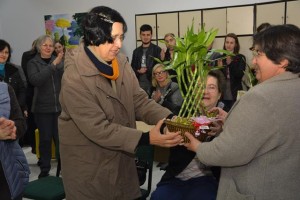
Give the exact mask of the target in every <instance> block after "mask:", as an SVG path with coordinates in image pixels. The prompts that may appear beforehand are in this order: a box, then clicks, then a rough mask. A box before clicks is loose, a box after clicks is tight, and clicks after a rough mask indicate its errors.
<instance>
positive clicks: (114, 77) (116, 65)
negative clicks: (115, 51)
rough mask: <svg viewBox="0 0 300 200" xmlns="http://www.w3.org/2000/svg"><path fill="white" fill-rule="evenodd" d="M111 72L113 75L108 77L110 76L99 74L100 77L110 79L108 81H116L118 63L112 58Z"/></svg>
mask: <svg viewBox="0 0 300 200" xmlns="http://www.w3.org/2000/svg"><path fill="white" fill-rule="evenodd" d="M111 65H112V70H113V75H112V76H110V75H107V74H103V73H101V72H100V75H102V76H104V77H106V78H108V79H110V80H114V81H115V80H117V78H118V77H119V64H118V61H117V58H114V59H113V60H112V64H111Z"/></svg>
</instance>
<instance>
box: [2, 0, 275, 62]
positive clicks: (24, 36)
mask: <svg viewBox="0 0 300 200" xmlns="http://www.w3.org/2000/svg"><path fill="white" fill-rule="evenodd" d="M269 1H270V0H227V1H221V0H206V1H203V0H187V1H182V0H164V1H162V0H151V1H149V0H110V1H108V0H106V1H104V0H51V1H49V0H21V1H20V0H0V38H1V39H5V40H6V41H8V42H9V43H10V44H11V46H12V48H13V55H12V62H14V63H16V64H20V63H21V57H22V53H23V52H24V51H27V50H28V49H30V47H31V43H32V41H33V40H34V39H35V38H37V37H38V36H40V35H43V34H45V27H44V15H50V14H73V13H78V12H87V11H88V10H90V9H91V8H93V7H95V6H99V5H105V6H108V7H112V8H114V9H116V10H117V11H119V12H120V13H121V14H122V16H123V17H124V19H125V21H126V22H127V25H128V32H127V34H126V38H125V41H124V46H123V51H124V52H125V53H126V54H127V55H128V57H129V58H131V55H132V51H133V50H134V49H135V39H136V38H135V15H136V14H143V13H155V12H169V11H178V10H194V9H202V8H213V7H225V6H234V5H245V4H253V3H262V2H269ZM273 1H274V0H273Z"/></svg>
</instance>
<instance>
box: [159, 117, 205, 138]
mask: <svg viewBox="0 0 300 200" xmlns="http://www.w3.org/2000/svg"><path fill="white" fill-rule="evenodd" d="M164 122H165V123H166V125H167V127H168V129H169V131H171V132H176V131H180V132H181V136H182V137H183V140H184V143H188V142H189V141H190V140H189V139H188V138H187V137H186V136H185V134H184V133H185V132H189V133H191V134H192V135H194V137H195V138H197V139H198V140H199V141H201V142H205V141H207V140H208V138H209V137H210V136H209V135H208V134H206V133H205V132H201V133H200V135H198V136H196V135H195V134H196V128H195V127H194V126H193V125H186V124H181V123H178V122H174V121H171V120H168V119H166V120H165V121H164ZM207 132H208V131H207Z"/></svg>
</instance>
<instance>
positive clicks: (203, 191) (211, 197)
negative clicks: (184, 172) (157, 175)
mask: <svg viewBox="0 0 300 200" xmlns="http://www.w3.org/2000/svg"><path fill="white" fill-rule="evenodd" d="M217 190H218V182H217V181H216V179H215V178H214V177H213V176H201V177H197V178H192V179H189V180H186V181H182V180H180V179H177V178H173V179H171V180H169V181H166V182H161V183H158V184H157V188H156V190H155V191H154V192H153V193H152V194H151V198H150V199H151V200H165V199H170V200H195V199H197V200H215V199H216V197H217Z"/></svg>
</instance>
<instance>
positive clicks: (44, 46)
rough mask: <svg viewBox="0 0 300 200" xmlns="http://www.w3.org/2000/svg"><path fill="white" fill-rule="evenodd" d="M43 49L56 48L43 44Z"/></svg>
mask: <svg viewBox="0 0 300 200" xmlns="http://www.w3.org/2000/svg"><path fill="white" fill-rule="evenodd" d="M42 47H43V48H54V46H53V45H51V44H42Z"/></svg>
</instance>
